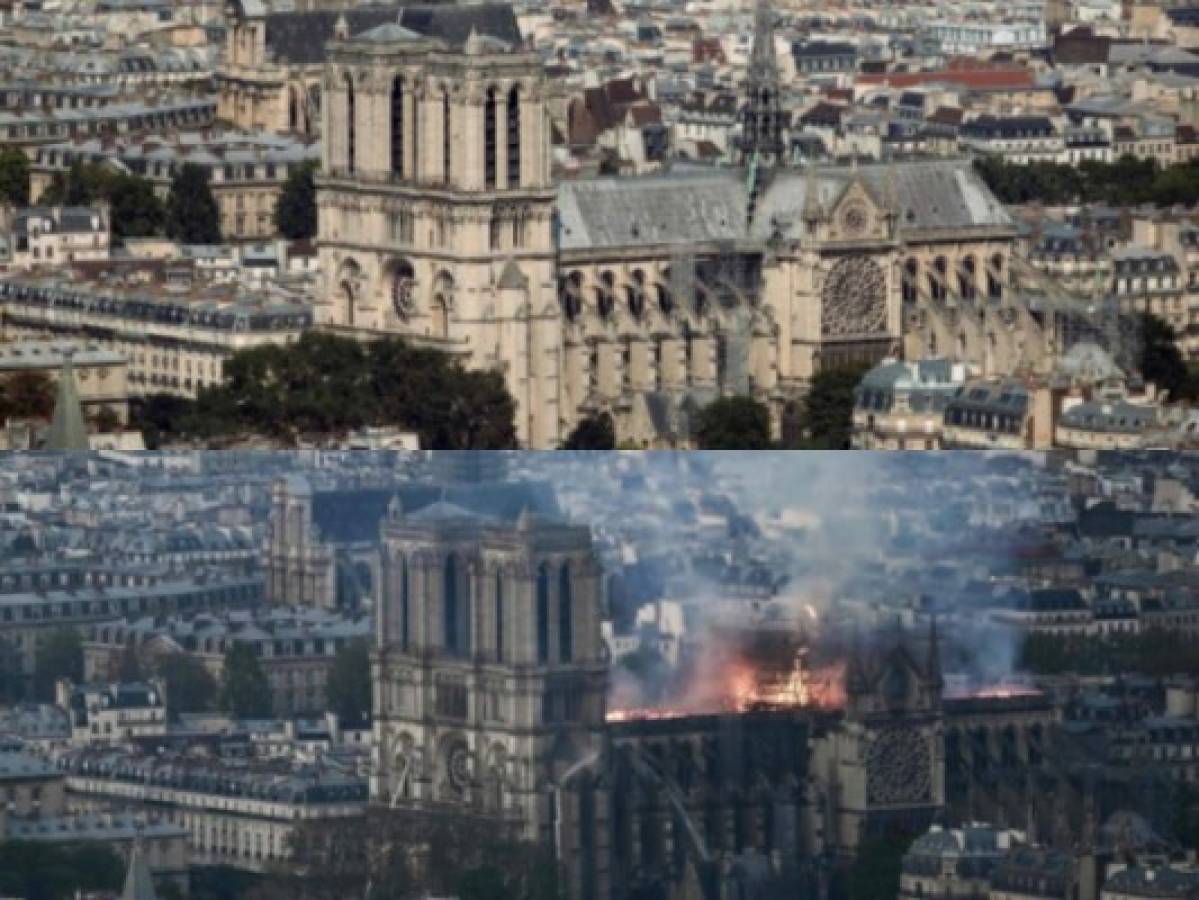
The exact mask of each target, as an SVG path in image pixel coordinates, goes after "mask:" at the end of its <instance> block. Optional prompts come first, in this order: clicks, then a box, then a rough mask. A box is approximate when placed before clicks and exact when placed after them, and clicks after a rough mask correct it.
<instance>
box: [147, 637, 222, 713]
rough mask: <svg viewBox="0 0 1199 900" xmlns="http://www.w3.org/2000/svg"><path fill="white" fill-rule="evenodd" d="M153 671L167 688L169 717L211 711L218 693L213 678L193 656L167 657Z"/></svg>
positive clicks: (178, 654) (177, 655) (172, 655)
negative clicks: (155, 671)
mask: <svg viewBox="0 0 1199 900" xmlns="http://www.w3.org/2000/svg"><path fill="white" fill-rule="evenodd" d="M156 670H157V672H158V677H159V678H161V679H162V681H163V686H164V687H165V689H166V695H167V713H168V714H169V715H170V716H171V718H173V719H178V718H179V715H180V714H181V713H195V712H207V711H208V710H210V709H212V703H213V700H214V699H215V698H216V696H217V692H218V690H219V688H218V686H217V683H216V679H215V678H213V677H212V675H211V674H210V673H209V671H208V670H207V669H206V668H204V665H203V663H201V662H200V661H199V660H197V659H196V658H195V657H194V656H188V655H187V654H186V653H171V654H168V655H167V656H164V657H162V658H161V659H159V660H158V664H157V666H156Z"/></svg>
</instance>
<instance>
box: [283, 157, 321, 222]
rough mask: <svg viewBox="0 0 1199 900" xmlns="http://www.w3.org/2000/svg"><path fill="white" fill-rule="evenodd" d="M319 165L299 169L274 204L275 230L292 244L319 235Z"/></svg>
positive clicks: (309, 163) (309, 165) (307, 164)
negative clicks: (317, 222) (317, 185)
mask: <svg viewBox="0 0 1199 900" xmlns="http://www.w3.org/2000/svg"><path fill="white" fill-rule="evenodd" d="M315 176H316V163H315V162H306V163H303V164H301V165H299V166H296V167H295V168H293V169H292V170H291V173H290V174H289V175H288V176H287V181H285V182H283V190H282V191H280V192H279V200H278V202H277V203H276V204H275V227H276V228H278V229H279V233H280V234H282V235H283V236H284V237H286V238H291V239H292V240H293V241H296V240H301V239H303V238H311V237H315V236H316V180H315Z"/></svg>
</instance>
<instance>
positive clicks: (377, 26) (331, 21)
mask: <svg viewBox="0 0 1199 900" xmlns="http://www.w3.org/2000/svg"><path fill="white" fill-rule="evenodd" d="M343 16H344V17H345V21H346V26H347V27H348V29H349V33H350V34H351V35H356V36H357V37H356V38H355V39H360V40H367V41H371V42H377V41H385V40H393V41H407V40H412V39H413V38H415V37H430V38H438V39H440V40H443V41H445V42H446V43H447V44H449V45H450V46H452V47H461V46H462V45H463V44H465V43H466V39H467V38H468V37H470V35H471V32H472V31H473V32H475V33H476V34H478V35H480V36H482V37H487V38H493V39H495V40H499V41H503V42H504V43H505V44H508V45H511V46H520V45H521V44H522V43H523V40H522V37H521V33H520V26H519V25H518V24H517V22H516V14H515V13H514V12H513V11H512V7H511V5H509V4H507V3H472V4H470V5H465V6H455V5H436V6H433V5H424V4H420V5H407V6H405V5H401V4H396V3H387V4H378V5H371V6H357V7H349V8H347V9H318V10H304V11H302V12H277V13H271V14H269V15H267V16H266V17H265V18H266V45H267V48H268V50H269V51H270V52H272V53H273V54H274V56H275V59H276V60H277V61H278V62H281V63H291V64H300V65H303V64H314V63H320V62H322V61H324V59H325V44H326V43H328V42H329V41H330V40H332V39H333V37H334V34H335V32H336V28H337V22H338V19H340V18H342V17H343ZM384 26H392V27H384Z"/></svg>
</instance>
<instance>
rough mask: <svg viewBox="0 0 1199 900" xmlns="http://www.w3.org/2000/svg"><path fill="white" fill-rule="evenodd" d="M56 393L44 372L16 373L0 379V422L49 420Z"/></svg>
mask: <svg viewBox="0 0 1199 900" xmlns="http://www.w3.org/2000/svg"><path fill="white" fill-rule="evenodd" d="M56 393H57V391H56V389H55V386H54V382H53V380H51V378H50V376H48V375H46V374H45V373H44V372H36V371H32V370H28V371H22V372H14V373H13V374H11V375H8V376H6V377H4V378H3V379H0V421H3V420H4V419H49V418H50V416H51V414H52V413H53V412H54V397H55V394H56Z"/></svg>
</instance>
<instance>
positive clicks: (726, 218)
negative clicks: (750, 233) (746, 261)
mask: <svg viewBox="0 0 1199 900" xmlns="http://www.w3.org/2000/svg"><path fill="white" fill-rule="evenodd" d="M558 217H559V221H560V222H561V232H560V240H561V246H562V249H564V250H575V249H580V250H582V249H591V248H599V247H623V246H628V245H631V244H643V245H644V244H693V243H708V242H716V241H734V240H737V239H738V238H741V237H743V236H744V235H745V219H746V198H745V187H744V179H743V178H742V176H741V175H740V173H738V172H736V171H735V170H732V169H713V170H710V171H700V172H686V173H671V174H667V175H654V176H649V177H644V178H599V179H586V180H581V181H567V182H563V183H562V185H561V186H560V187H559V189H558Z"/></svg>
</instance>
